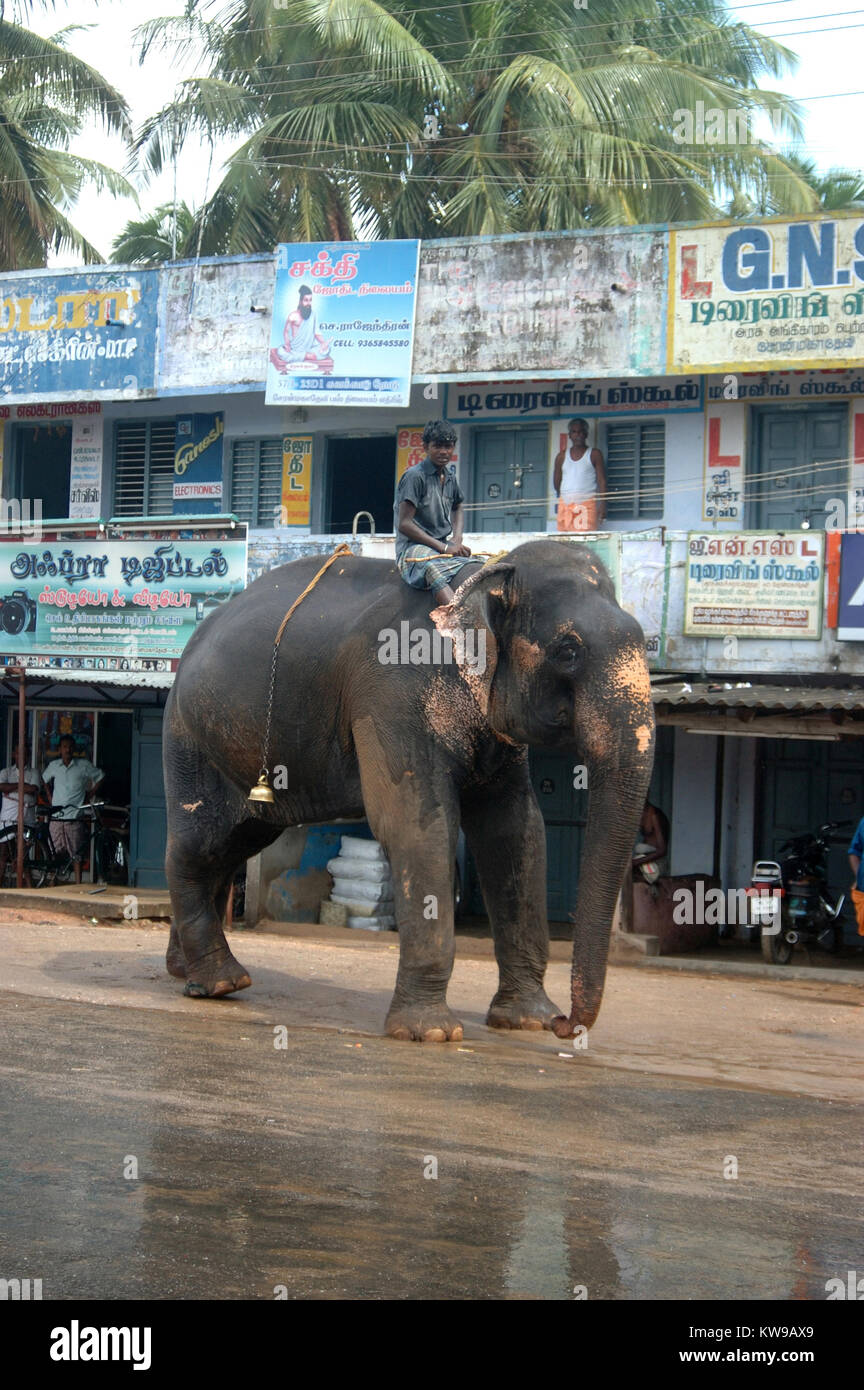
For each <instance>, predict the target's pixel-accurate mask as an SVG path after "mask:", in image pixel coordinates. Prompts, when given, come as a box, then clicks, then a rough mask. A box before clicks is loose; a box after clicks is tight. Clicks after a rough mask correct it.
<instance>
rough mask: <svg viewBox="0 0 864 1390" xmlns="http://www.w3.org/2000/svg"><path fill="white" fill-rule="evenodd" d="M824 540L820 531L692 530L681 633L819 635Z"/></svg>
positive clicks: (783, 636)
mask: <svg viewBox="0 0 864 1390" xmlns="http://www.w3.org/2000/svg"><path fill="white" fill-rule="evenodd" d="M824 544H825V533H824V532H823V531H792V532H788V533H785V534H784V533H783V532H777V531H766V532H762V531H738V532H732V533H730V532H723V533H718V532H716V531H714V532H708V533H700V532H691V533H690V534H689V535H688V537H687V570H686V591H685V599H684V632H685V634H686V635H687V636H688V637H720V638H722V637H728V636H736V637H777V638H783V639H784V640H787V639H789V638H794V637H799V638H808V639H811V640H812V639H815V638H818V637H819V636H821V633H822V589H823V575H824V560H823V555H824Z"/></svg>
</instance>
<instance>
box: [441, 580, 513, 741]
mask: <svg viewBox="0 0 864 1390" xmlns="http://www.w3.org/2000/svg"><path fill="white" fill-rule="evenodd" d="M515 572H516V566H515V565H514V564H513V563H512V561H507V560H500V561H497V562H496V563H495V564H494V565H486V566H484V568H483V569H481V570H478V572H477V573H476V574H472V575H471V577H470V579H466V581H465V583H464V584H461V585H460V586H459V588H458V589H457V590H456V598H455V599H454V601H453V603H451V604H449V606H448V607H446V608H435V609H433V611H432V613H431V618H432V621H433V623H434V624H435V626H436V627H437V628H438V631H439V632H440V633H442V635H444V636H448V637H451V638H452V639H453V654H454V658H455V660H456V662H457V664H458V666H459V670H460V674H461V676H462V678H463V679H464V680H465V681H466V683H467V684H468V686H469V687H470V689H471V692H472V694H473V695H474V698H475V699H476V700H477V702H478V704H479V705H480V708H481V709H482V711H483V713H484V715H485V714H486V711H487V709H488V705H489V693H490V691H491V689H492V681H493V679H494V677H495V668H496V667H497V665H498V644H499V642H500V640H501V636H502V632H503V628H504V624H505V622H506V619H507V616H508V614H509V613H510V612H512V610H513V608H514V607H515V605H516V593H515V582H514V580H515ZM472 634H473V636H472Z"/></svg>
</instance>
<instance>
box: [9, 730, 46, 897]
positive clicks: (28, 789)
mask: <svg viewBox="0 0 864 1390" xmlns="http://www.w3.org/2000/svg"><path fill="white" fill-rule="evenodd" d="M41 785H42V779H41V778H40V776H39V773H38V772H37V770H36V768H35V767H25V768H24V824H25V825H35V824H36V798H37V796H38V795H39V791H40V788H41ZM0 792H2V793H3V807H2V810H0V833H2V832H5V831H10V830H12V829H13V828H15V829H17V826H18V744H17V743H16V744H15V747H14V748H13V749H12V763H11V765H10V766H9V767H4V768H3V771H2V772H0ZM16 839H17V836H16V837H15V838H14V839H13V838H12V836H11V835H6V834H3V838H2V840H0V879H2V877H3V874H4V872H5V869H6V861H7V859H8V858H9V854H10V851H11V849H12V847H13V846H14V845H15V841H16ZM24 881H25V883H26V885H27V887H28V888H29V887H30V886H31V885H30V875H29V873H28V872H27V869H26V866H25V869H24Z"/></svg>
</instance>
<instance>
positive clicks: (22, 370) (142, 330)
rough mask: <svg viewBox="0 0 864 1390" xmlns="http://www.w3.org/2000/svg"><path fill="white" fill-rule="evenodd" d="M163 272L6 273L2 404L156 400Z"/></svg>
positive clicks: (1, 287)
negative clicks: (150, 397) (48, 398)
mask: <svg viewBox="0 0 864 1390" xmlns="http://www.w3.org/2000/svg"><path fill="white" fill-rule="evenodd" d="M158 298H159V272H158V271H156V270H136V271H129V270H93V271H85V270H82V271H77V272H75V273H70V274H61V275H58V274H57V273H56V272H55V271H41V272H40V271H32V272H29V273H28V274H26V275H19V274H9V275H4V276H0V400H2V401H32V402H40V401H43V400H44V397H46V396H51V397H53V398H54V403H55V404H57V400H56V398H57V397H58V396H62V397H64V398H65V400H64V402H63V407H65V408H62V409H61V413H65V414H69V413H71V412H70V411H69V409H68V401H70V400H85V399H88V398H89V399H91V400H93V399H103V400H104V399H108V400H114V399H116V398H117V397H120V398H123V399H129V400H135V399H136V398H137V397H139V396H147V395H152V394H153V391H154V388H155V384H156V380H155V374H156V317H157V303H158Z"/></svg>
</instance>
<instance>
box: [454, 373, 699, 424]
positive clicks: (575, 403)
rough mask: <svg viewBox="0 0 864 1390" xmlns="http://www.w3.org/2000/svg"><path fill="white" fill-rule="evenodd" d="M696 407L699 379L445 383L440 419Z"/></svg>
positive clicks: (549, 417) (534, 417) (542, 417)
mask: <svg viewBox="0 0 864 1390" xmlns="http://www.w3.org/2000/svg"><path fill="white" fill-rule="evenodd" d="M701 409H702V379H701V377H698V376H692V377H685V378H683V379H682V378H680V377H678V378H675V379H674V380H671V381H670V380H668V379H667V378H666V377H662V376H658V377H640V378H638V379H635V378H628V379H626V380H623V381H614V380H613V381H602V380H600V381H552V380H550V381H508V382H501V383H498V384H496V385H494V386H489V385H486V384H485V383H484V384H483V385H477V384H476V383H473V384H472V383H463V382H459V383H457V384H455V385H450V386H448V387H447V396H446V401H445V406H444V418H445V419H446V420H454V421H461V420H495V421H496V422H499V421H517V420H560V419H567V418H568V417H569V416H571V415H576V414H579V415H586V416H593V415H606V416H611V415H644V414H653V415H662V414H666V413H668V412H671V411H681V410H701Z"/></svg>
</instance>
